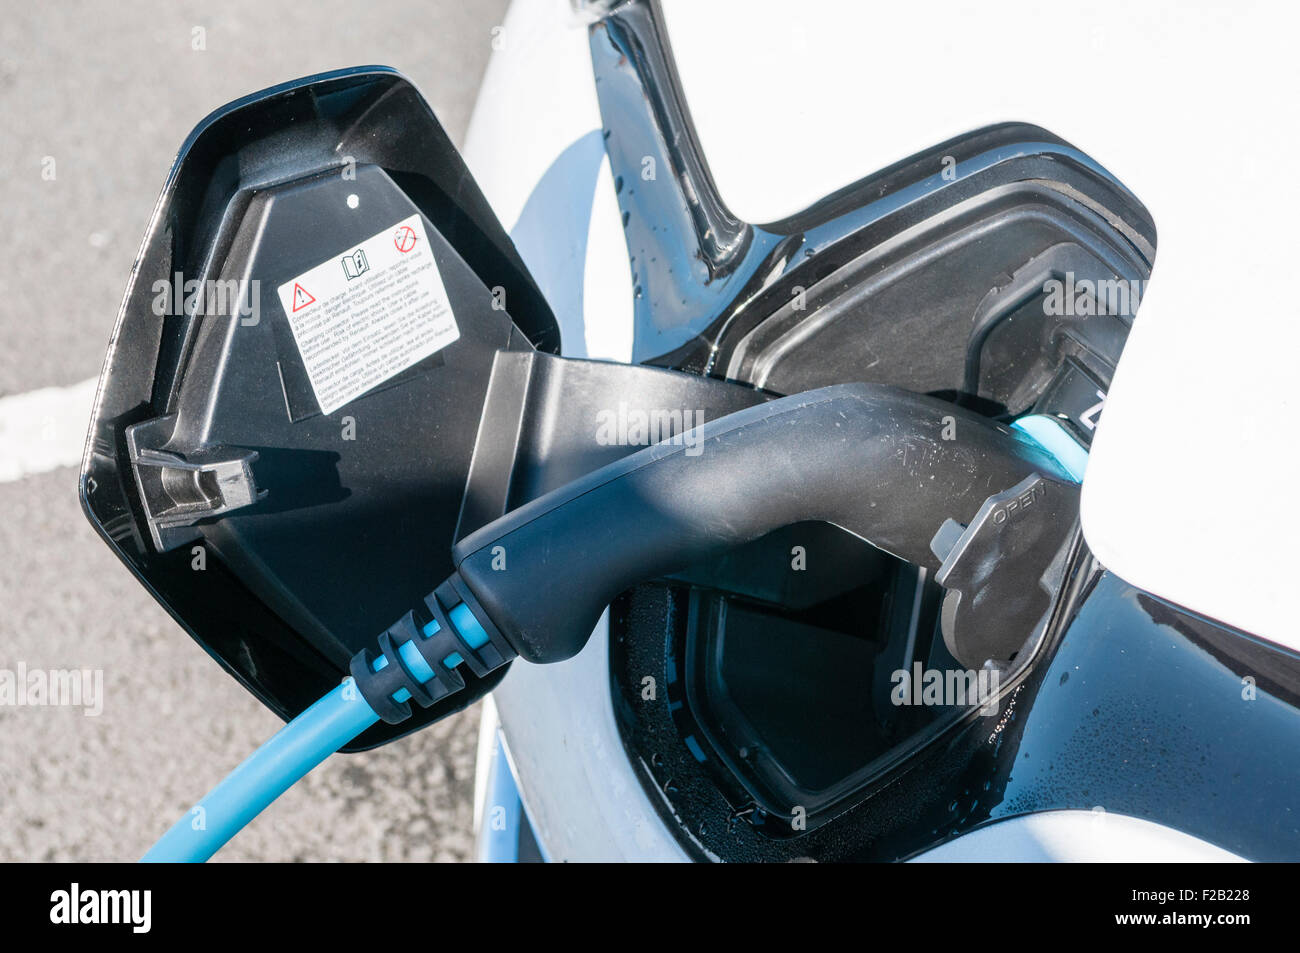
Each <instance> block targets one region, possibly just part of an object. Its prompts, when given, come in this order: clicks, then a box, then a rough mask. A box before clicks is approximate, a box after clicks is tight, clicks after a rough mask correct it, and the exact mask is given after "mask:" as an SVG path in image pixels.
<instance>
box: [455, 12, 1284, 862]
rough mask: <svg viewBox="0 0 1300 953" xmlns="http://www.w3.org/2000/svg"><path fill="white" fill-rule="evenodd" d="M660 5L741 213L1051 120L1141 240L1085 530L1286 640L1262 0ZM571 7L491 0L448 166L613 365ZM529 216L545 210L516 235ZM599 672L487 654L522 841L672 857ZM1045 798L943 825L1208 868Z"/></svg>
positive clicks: (591, 86)
mask: <svg viewBox="0 0 1300 953" xmlns="http://www.w3.org/2000/svg"><path fill="white" fill-rule="evenodd" d="M1246 7H1250V8H1251V11H1250V12H1251V15H1250V16H1244V15H1242V14H1243V13H1245V12H1246V11H1245V8H1246ZM664 10H665V15H666V21H667V27H668V32H669V35H670V39H671V42H672V47H673V52H674V55H675V59H676V65H677V69H678V71H679V74H680V76H681V80H682V84H683V87H684V90H685V94H686V97H687V100H688V104H689V107H690V109H691V113H692V116H693V119H694V123H695V126H696V129H697V132H698V135H699V139H700V142H701V145H702V146H703V150H704V153H705V155H706V156H707V159H708V161H709V164H710V167H711V169H712V172H713V175H714V178H715V179H716V181H717V183H718V187H719V190H720V192H721V195H722V197H723V198H724V199H725V200H726V202H727V203H728V205H729V206H730V207H731V209H732V210H733V211H734V212H736V214H737V215H738V216H739V217H740V218H742V219H743V220H746V221H751V222H765V221H772V220H775V219H779V218H781V217H784V216H788V215H790V214H792V213H794V212H797V211H799V210H801V209H803V208H805V207H806V206H808V205H810V204H811V203H813V202H814V201H815V200H817V199H819V198H821V197H822V196H824V195H826V194H828V193H830V192H833V191H834V190H836V189H838V188H841V187H843V186H845V185H847V184H849V183H851V182H853V181H855V180H857V179H860V178H862V177H863V176H864V175H867V174H868V173H871V172H873V171H875V170H877V169H879V168H883V167H884V166H886V165H888V164H890V163H891V162H894V161H897V160H899V159H902V158H904V157H906V156H909V155H911V154H913V153H916V152H917V151H919V150H921V149H923V148H925V147H928V146H932V145H933V144H935V143H938V142H941V141H943V140H945V139H948V138H950V137H952V136H955V135H957V134H960V133H963V132H966V131H968V130H970V129H973V128H976V127H979V126H982V125H985V124H989V123H994V122H1001V121H1006V120H1020V121H1025V122H1031V123H1037V124H1040V125H1043V126H1045V127H1047V128H1049V129H1051V130H1052V131H1053V132H1055V133H1057V134H1058V135H1060V136H1062V137H1064V138H1065V139H1067V140H1069V141H1070V142H1072V143H1074V144H1076V145H1077V146H1078V147H1080V148H1082V149H1085V150H1087V151H1088V153H1089V154H1090V155H1092V156H1093V157H1095V158H1096V159H1097V160H1098V161H1099V162H1101V163H1102V164H1103V165H1105V166H1106V167H1107V169H1109V170H1110V171H1111V172H1112V173H1114V174H1115V175H1116V176H1117V177H1118V178H1119V179H1120V180H1121V181H1123V182H1124V183H1125V184H1126V185H1127V186H1128V187H1129V188H1130V189H1132V190H1133V192H1134V193H1135V194H1136V195H1137V196H1138V197H1139V198H1140V199H1141V200H1142V201H1143V202H1144V203H1145V204H1146V205H1147V207H1148V209H1149V210H1150V212H1151V214H1152V216H1153V218H1154V220H1155V222H1156V226H1157V229H1158V231H1159V251H1158V255H1157V264H1156V267H1155V270H1154V274H1153V278H1152V280H1151V282H1150V287H1149V289H1148V292H1147V294H1146V296H1145V297H1144V299H1143V303H1142V308H1141V311H1140V314H1139V318H1138V320H1137V321H1136V322H1135V326H1134V331H1133V334H1132V336H1131V337H1130V339H1129V343H1128V346H1127V349H1126V350H1125V353H1124V357H1123V360H1122V361H1121V363H1120V366H1119V370H1118V372H1117V376H1116V379H1115V381H1114V384H1113V387H1112V390H1111V392H1110V394H1109V396H1108V398H1107V401H1106V406H1105V411H1104V419H1103V423H1102V424H1101V426H1100V427H1099V430H1098V436H1097V438H1096V443H1095V445H1094V450H1093V454H1092V459H1091V461H1090V463H1089V468H1088V474H1087V478H1086V480H1085V482H1084V492H1083V504H1082V505H1083V524H1084V533H1085V536H1086V538H1087V541H1088V543H1089V545H1090V546H1091V548H1092V550H1093V551H1094V553H1095V554H1096V556H1097V557H1098V559H1099V560H1100V561H1101V563H1102V564H1103V565H1105V566H1106V567H1107V568H1108V569H1110V570H1111V571H1113V572H1114V573H1116V574H1117V575H1119V576H1120V577H1122V578H1123V579H1125V580H1126V581H1128V582H1129V583H1131V584H1133V585H1135V586H1138V587H1140V588H1142V589H1145V590H1147V591H1149V592H1151V593H1153V594H1155V595H1157V596H1159V597H1161V598H1164V599H1166V600H1168V601H1170V602H1173V603H1176V604H1178V605H1181V606H1183V607H1185V608H1187V609H1189V610H1191V611H1193V612H1195V613H1200V614H1203V615H1205V616H1207V617H1210V618H1212V619H1214V620H1217V621H1219V622H1222V623H1226V624H1227V625H1230V626H1234V627H1236V628H1239V629H1241V630H1244V631H1246V632H1249V633H1252V634H1254V635H1257V636H1259V637H1262V638H1265V639H1268V640H1270V641H1272V642H1274V643H1276V644H1279V645H1282V646H1284V647H1287V648H1289V649H1292V650H1300V626H1298V625H1297V621H1296V618H1297V617H1296V613H1295V611H1294V608H1293V607H1292V606H1291V601H1292V600H1291V598H1290V596H1291V592H1292V591H1293V589H1294V583H1293V582H1292V581H1291V579H1290V578H1289V571H1288V570H1287V569H1286V566H1287V565H1288V563H1287V561H1286V559H1285V556H1286V553H1287V552H1288V550H1289V549H1290V548H1291V547H1290V541H1289V539H1287V538H1286V537H1285V530H1286V526H1287V522H1286V520H1285V516H1286V513H1287V510H1288V507H1289V504H1290V503H1291V502H1292V501H1293V500H1294V498H1295V489H1294V487H1295V476H1294V474H1295V471H1296V463H1297V456H1298V452H1297V450H1296V447H1295V444H1294V442H1293V440H1292V438H1291V434H1290V417H1291V415H1292V414H1293V413H1294V406H1295V397H1294V396H1293V393H1292V388H1291V384H1290V381H1291V377H1292V376H1293V371H1292V367H1293V362H1294V359H1295V358H1294V356H1295V354H1296V353H1297V352H1300V321H1297V318H1298V317H1300V315H1296V314H1295V313H1294V312H1295V309H1296V306H1295V303H1294V300H1293V299H1290V298H1288V297H1286V296H1285V294H1284V282H1285V281H1286V279H1287V277H1288V276H1289V267H1288V266H1289V264H1290V262H1289V261H1288V260H1287V259H1289V257H1290V255H1291V249H1292V247H1293V246H1294V241H1293V239H1292V231H1291V216H1293V215H1294V214H1295V213H1297V212H1300V182H1298V180H1297V178H1296V176H1295V175H1294V174H1293V170H1292V169H1291V165H1292V163H1293V161H1294V157H1295V156H1296V155H1297V154H1300V150H1298V149H1297V147H1300V134H1298V133H1297V129H1296V124H1295V122H1294V121H1293V120H1292V119H1291V118H1290V117H1288V116H1287V115H1285V114H1284V113H1285V111H1288V110H1290V109H1291V105H1290V99H1291V95H1290V94H1291V93H1293V92H1294V90H1295V88H1296V80H1297V78H1298V76H1300V66H1298V65H1297V61H1296V59H1295V57H1294V53H1293V51H1292V50H1291V48H1290V47H1291V45H1292V42H1293V41H1292V38H1293V36H1294V35H1295V25H1296V24H1295V22H1294V20H1295V19H1296V18H1295V15H1294V14H1293V13H1292V12H1291V11H1290V9H1289V8H1287V7H1284V6H1282V5H1280V4H1279V5H1260V6H1256V5H1253V4H1246V5H1243V4H1237V5H1232V6H1228V5H1217V6H1213V5H1209V4H1203V5H1202V4H1189V3H1177V4H1174V3H1162V4H1132V3H1122V2H1104V3H1092V4H1087V5H1085V6H1084V7H1083V8H1075V7H1070V8H1066V7H1058V6H1051V5H1041V4H1034V3H1029V2H1022V3H1013V4H1006V5H1001V6H999V7H998V8H997V9H996V10H992V9H990V8H988V7H987V6H984V5H973V6H971V5H959V4H956V3H951V4H949V3H939V4H924V5H911V6H908V5H897V4H895V5H888V6H884V7H880V6H876V5H867V4H859V3H853V2H849V0H844V2H834V0H805V2H803V3H800V4H790V3H788V2H785V3H778V2H776V0H750V2H744V3H742V2H740V0H735V2H721V0H718V2H710V3H698V2H696V3H687V2H684V0H664ZM588 23H589V19H588V18H587V17H586V16H584V15H583V14H582V13H581V12H575V10H574V9H573V8H572V7H571V6H570V4H569V3H568V2H567V0H516V3H515V4H514V5H513V6H512V8H511V10H510V13H509V16H508V17H507V19H506V21H505V23H504V25H503V29H502V30H501V31H500V34H499V48H498V49H497V51H496V52H495V53H494V55H493V58H492V61H491V64H490V66H489V68H488V71H487V75H486V76H485V78H484V82H483V86H482V91H481V93H480V98H479V101H478V105H477V108H476V110H475V113H474V117H473V120H472V123H471V126H470V131H469V134H468V138H467V143H466V148H465V158H466V161H467V163H468V165H469V168H470V170H471V171H472V173H473V174H474V176H475V177H476V179H477V181H478V183H479V184H480V186H481V187H482V189H483V191H484V193H485V194H486V196H487V198H488V200H489V201H490V202H491V203H492V205H493V208H494V210H495V211H496V213H497V215H498V216H499V218H500V219H501V221H502V222H503V223H504V224H505V225H506V227H507V229H508V230H510V231H511V233H512V236H513V237H514V239H515V241H516V243H517V245H518V247H519V251H520V253H521V254H522V256H523V258H524V260H525V262H526V263H527V264H528V266H529V268H530V269H531V270H532V272H533V274H534V275H535V276H536V278H537V280H538V283H539V285H540V286H541V287H542V289H543V291H544V292H545V293H546V294H547V295H548V297H549V298H550V299H551V303H552V306H553V307H554V310H555V312H556V314H557V316H558V317H559V320H560V323H561V328H562V332H563V335H564V341H565V352H566V353H567V354H577V355H580V356H588V357H595V358H603V359H609V360H618V361H628V360H630V359H631V348H632V281H631V275H630V270H629V265H628V260H627V249H626V245H625V242H624V239H623V234H622V228H621V226H620V221H619V211H618V206H617V204H616V202H615V192H614V186H613V182H612V179H611V175H610V172H609V165H608V161H607V160H605V158H604V152H603V147H600V136H599V133H600V130H601V127H602V123H601V116H600V112H599V108H598V106H597V99H596V90H595V83H594V78H593V73H592V63H591V54H590V49H589V46H588V32H587V26H588ZM1269 23H1271V24H1272V27H1271V28H1270V29H1267V30H1263V29H1261V24H1269ZM1071 58H1073V59H1074V60H1076V62H1066V61H1067V60H1070V59H1071ZM1078 60H1082V61H1083V62H1082V63H1080V62H1077V61H1078ZM1067 67H1068V68H1067ZM1080 67H1085V68H1080ZM593 134H595V137H594V139H593V138H591V137H592V136H593ZM584 143H586V145H584ZM593 144H594V147H593ZM566 151H568V152H567V160H566V162H565V163H564V164H563V165H562V166H557V158H558V157H560V156H561V155H564V154H566ZM530 216H543V217H544V218H545V220H546V221H547V224H548V228H547V237H546V240H545V241H541V240H539V239H538V237H537V233H536V232H535V231H534V230H533V228H532V226H531V223H530V221H529V217H530ZM579 321H581V323H580V324H579ZM609 682H610V679H609V659H608V632H607V628H606V625H605V623H604V622H602V624H601V626H600V627H599V628H598V629H597V631H596V633H595V635H594V637H593V638H592V639H591V640H590V642H589V643H588V644H587V647H586V648H585V650H584V651H583V652H581V653H580V654H579V655H578V656H576V657H575V658H573V659H571V660H570V661H568V662H564V663H560V664H556V665H552V666H547V667H546V669H545V670H544V671H543V670H542V669H540V668H537V667H533V666H528V665H523V664H519V665H516V666H514V668H513V670H512V671H511V672H510V674H509V676H508V677H507V679H506V680H505V682H504V683H503V684H502V685H501V687H500V688H498V689H497V691H496V693H495V700H496V701H495V706H488V707H487V714H486V716H485V731H486V732H487V733H488V734H489V736H490V735H491V734H492V733H493V732H494V731H495V719H496V717H497V712H499V718H500V723H501V726H502V728H503V730H504V734H505V737H506V738H507V740H508V744H509V749H510V753H511V756H512V757H513V762H514V766H515V768H516V772H517V776H518V779H519V783H520V787H521V789H522V792H521V793H522V797H523V802H524V804H525V806H526V809H527V813H528V816H529V819H530V820H531V823H532V825H533V828H534V830H535V832H536V834H537V838H538V840H539V842H540V844H541V846H542V848H543V853H544V854H545V855H546V856H547V857H548V858H549V859H551V860H620V859H625V860H630V859H634V860H651V861H654V860H684V859H686V856H687V855H686V853H685V852H684V851H683V849H682V848H681V847H680V846H679V844H678V842H677V840H676V838H675V837H674V835H673V833H672V832H671V831H670V830H668V828H667V827H666V825H665V824H664V822H663V821H662V820H661V819H660V817H659V814H658V807H657V806H656V805H655V804H653V803H652V802H651V800H650V795H648V794H647V793H646V791H645V789H644V788H643V786H642V784H641V782H640V780H639V779H638V777H637V776H636V771H637V766H636V765H634V764H633V763H631V761H630V760H629V756H628V754H627V752H626V751H625V749H624V746H623V744H622V741H621V739H620V736H619V733H618V730H617V728H616V726H615V723H614V713H613V710H612V702H611V697H610V685H609ZM480 787H482V785H481V786H480ZM1057 813H1059V814H1061V815H1062V816H1051V817H1048V816H1047V815H1042V816H1041V817H1042V818H1043V819H1040V820H1036V821H1033V824H1031V825H1030V826H1029V827H1026V825H1025V824H1023V823H1018V822H1017V821H1016V820H1012V821H1003V822H1001V823H999V824H993V825H989V826H988V827H985V828H983V829H982V830H980V831H978V832H976V833H974V834H970V835H967V837H966V838H961V839H959V842H958V843H960V842H961V841H966V840H968V839H970V838H975V837H979V838H981V842H980V845H979V847H980V849H979V850H978V851H974V852H973V853H972V851H966V852H965V853H966V854H970V855H971V856H975V855H978V856H980V857H981V858H982V859H998V858H1001V859H1012V858H1024V859H1042V858H1045V857H1051V858H1052V859H1067V860H1068V859H1119V858H1123V857H1127V856H1132V849H1133V844H1134V843H1135V842H1136V841H1135V840H1134V838H1138V839H1139V840H1140V841H1141V844H1142V845H1143V849H1142V856H1144V857H1145V858H1146V859H1159V858H1167V859H1182V860H1186V859H1223V857H1224V856H1225V855H1224V852H1223V851H1221V850H1219V849H1218V848H1215V847H1212V846H1211V845H1209V844H1206V843H1204V842H1202V841H1199V840H1196V839H1195V838H1190V837H1188V836H1187V835H1184V834H1180V833H1178V832H1175V831H1172V830H1169V829H1166V828H1161V827H1159V826H1158V825H1151V824H1146V823H1145V822H1143V823H1142V825H1139V826H1141V829H1140V830H1137V829H1136V827H1135V825H1138V822H1136V821H1134V822H1132V823H1126V822H1125V820H1124V819H1110V822H1109V823H1108V824H1107V825H1100V826H1099V824H1098V821H1097V818H1096V817H1095V816H1092V815H1091V814H1090V813H1089V812H1057ZM1070 815H1074V816H1070ZM999 830H1001V832H1002V833H1001V834H999ZM1044 832H1046V833H1044ZM934 853H935V854H936V858H937V859H960V858H961V857H962V856H963V851H962V850H961V849H957V848H954V847H953V846H952V845H948V846H946V847H944V848H940V849H937V850H936V851H935V852H934Z"/></svg>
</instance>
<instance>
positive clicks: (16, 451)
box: [0, 377, 98, 483]
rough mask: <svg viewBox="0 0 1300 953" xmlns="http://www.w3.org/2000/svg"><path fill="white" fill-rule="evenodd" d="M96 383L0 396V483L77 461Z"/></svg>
mask: <svg viewBox="0 0 1300 953" xmlns="http://www.w3.org/2000/svg"><path fill="white" fill-rule="evenodd" d="M97 383H98V380H97V379H96V378H93V377H92V378H91V379H90V380H87V381H82V382H81V383H79V384H73V385H72V386H70V387H42V388H41V389H39V390H32V391H27V392H26V393H25V394H11V395H10V396H8V397H0V483H9V482H12V481H14V480H21V479H22V478H23V477H25V476H27V475H28V474H31V473H46V472H48V471H50V470H55V469H57V468H59V467H71V466H77V465H79V464H80V463H81V453H82V450H83V449H85V446H86V428H87V427H88V426H90V412H91V408H92V407H93V405H94V403H95V385H96V384H97Z"/></svg>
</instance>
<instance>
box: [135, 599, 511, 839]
mask: <svg viewBox="0 0 1300 953" xmlns="http://www.w3.org/2000/svg"><path fill="white" fill-rule="evenodd" d="M447 618H448V619H449V621H450V622H451V627H450V628H453V629H454V631H455V637H456V639H457V641H458V642H459V643H460V644H461V645H463V646H464V647H465V648H468V649H470V650H478V649H483V648H484V647H485V646H487V645H488V643H489V641H490V637H489V635H488V633H487V631H486V630H485V629H484V628H483V626H482V625H481V624H480V623H479V621H478V619H476V618H475V616H474V613H473V612H472V611H471V610H470V608H469V606H467V605H465V604H464V603H461V604H460V605H457V606H455V607H454V608H452V609H451V610H450V611H449V612H448V613H447ZM441 631H442V627H441V626H440V625H439V623H438V622H437V620H434V621H431V622H429V623H427V624H426V625H424V626H423V628H422V629H421V630H420V635H419V636H417V637H416V638H412V639H407V640H405V641H401V642H398V643H396V644H395V645H394V648H395V650H396V653H397V658H398V659H399V662H398V664H399V665H400V666H401V668H402V670H403V671H402V674H403V675H405V676H407V677H408V678H413V679H414V680H415V682H417V683H418V684H420V685H426V684H429V683H432V682H435V681H436V680H437V679H438V677H439V672H438V671H437V670H436V668H435V667H434V666H433V665H431V664H430V663H429V660H428V659H427V658H426V655H425V654H424V653H422V652H421V651H420V649H421V647H422V646H421V644H420V641H417V639H420V637H422V640H432V639H433V637H434V636H435V635H437V634H438V633H439V632H441ZM448 634H449V635H450V634H451V633H450V632H449V633H448ZM422 640H421V641H422ZM444 641H445V640H444ZM435 657H436V656H435ZM466 661H467V660H466V657H465V655H464V654H463V653H462V652H459V651H452V652H449V653H448V654H446V655H444V656H443V658H442V667H443V668H444V670H450V669H455V668H456V667H458V666H460V665H463V664H465V663H466ZM389 664H391V663H390V661H389V656H388V654H384V655H380V656H379V657H378V658H376V659H374V661H373V662H371V663H370V668H371V670H372V671H374V672H382V671H383V670H384V669H385V668H387V667H388V665H389ZM411 697H412V690H411V689H410V688H398V689H397V690H396V691H394V692H392V693H391V694H390V697H389V700H390V701H391V703H392V704H391V706H384V705H379V706H376V705H372V704H371V703H370V702H369V701H367V700H366V697H365V692H364V691H363V689H362V688H361V687H359V686H358V684H357V683H356V681H355V680H354V679H353V678H350V677H349V678H346V679H344V680H343V684H341V685H339V686H338V687H337V688H335V689H334V690H333V691H331V692H329V693H328V694H327V695H325V696H323V697H322V698H321V699H320V700H319V701H317V702H315V703H314V704H313V705H312V706H311V707H310V708H308V709H307V710H306V711H304V712H303V713H302V714H300V715H299V716H298V717H297V718H295V719H293V721H291V722H289V723H288V724H287V725H285V726H284V727H283V728H281V729H280V730H279V731H278V732H276V734H275V735H274V736H272V737H271V739H270V740H269V741H267V742H266V743H265V744H264V745H262V747H260V748H258V749H257V750H256V751H255V752H253V754H252V755H250V756H249V757H248V758H247V759H245V760H244V761H243V762H242V763H241V764H240V765H239V766H238V767H237V768H235V770H233V771H231V772H230V774H229V775H227V776H226V778H225V779H224V780H223V781H222V782H221V783H220V784H218V785H217V786H216V787H215V788H213V789H212V790H211V791H210V792H209V793H208V795H207V797H205V798H204V799H203V800H202V801H200V802H199V803H198V804H196V805H195V806H194V807H192V808H191V809H190V810H189V812H188V813H186V814H185V816H183V817H182V818H181V819H180V820H178V821H177V822H176V823H175V824H173V825H172V827H171V829H170V830H168V831H167V833H166V834H164V835H163V836H162V838H161V839H159V841H158V843H156V844H154V846H153V847H152V848H150V850H149V852H148V853H147V854H145V855H144V857H143V858H141V859H142V861H144V862H146V863H169V862H170V863H178V862H179V863H202V862H203V861H205V860H207V859H208V858H209V857H211V856H212V855H213V854H215V853H216V852H217V851H218V850H220V849H221V847H222V845H224V844H225V843H226V842H227V841H228V840H230V838H232V837H234V836H235V835H236V834H237V833H239V831H240V830H242V829H243V828H244V827H245V825H247V824H248V823H249V822H250V821H252V819H253V818H255V817H257V815H258V814H260V813H262V811H263V810H264V809H265V808H266V807H267V805H269V804H270V803H271V802H272V801H274V800H275V799H276V798H278V797H279V796H280V795H281V794H283V793H284V792H285V791H287V790H289V788H291V787H292V786H293V785H294V784H295V783H296V782H297V781H299V780H300V779H302V778H303V777H305V776H306V775H307V774H308V772H310V771H311V770H312V768H314V767H316V766H317V765H318V764H320V763H321V762H322V761H324V760H325V759H326V758H328V757H329V756H330V755H331V754H333V753H334V752H335V751H338V750H339V748H342V747H343V746H344V745H345V744H347V743H348V742H349V741H351V740H352V739H354V738H356V737H357V736H358V735H359V734H361V733H362V732H363V731H365V730H366V729H367V728H369V727H370V726H371V725H373V724H375V723H376V722H377V721H379V720H380V715H379V713H378V712H376V711H375V708H376V707H381V708H385V709H387V708H390V707H392V706H398V707H400V708H401V709H402V710H403V711H404V712H405V714H406V715H409V713H410V710H409V708H408V707H407V706H406V703H407V702H408V701H409V700H410V699H411ZM440 697H442V696H440Z"/></svg>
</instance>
